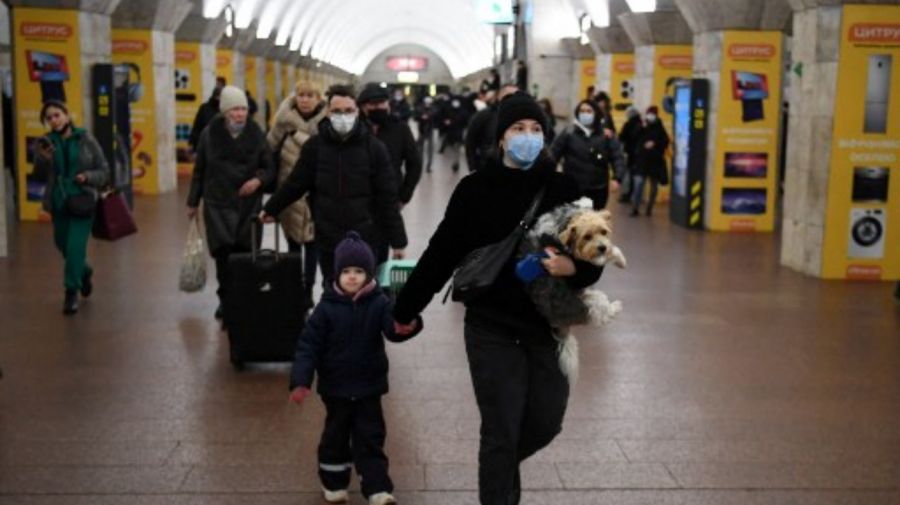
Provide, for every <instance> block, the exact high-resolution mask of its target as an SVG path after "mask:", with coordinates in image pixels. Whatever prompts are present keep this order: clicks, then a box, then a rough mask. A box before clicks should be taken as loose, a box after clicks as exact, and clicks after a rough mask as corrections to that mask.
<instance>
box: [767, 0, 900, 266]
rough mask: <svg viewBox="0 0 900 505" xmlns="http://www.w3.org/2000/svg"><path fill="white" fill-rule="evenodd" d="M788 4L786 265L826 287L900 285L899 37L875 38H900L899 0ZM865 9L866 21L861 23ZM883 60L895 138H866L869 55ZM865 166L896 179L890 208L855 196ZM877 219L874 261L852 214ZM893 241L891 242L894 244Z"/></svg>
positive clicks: (868, 135) (869, 133)
mask: <svg viewBox="0 0 900 505" xmlns="http://www.w3.org/2000/svg"><path fill="white" fill-rule="evenodd" d="M789 3H790V6H791V7H792V9H793V14H794V18H793V35H794V41H795V43H794V44H793V51H792V57H793V62H792V69H793V71H792V72H791V75H790V96H791V98H792V101H791V104H790V112H789V120H788V125H789V126H788V128H789V130H788V135H789V137H788V143H787V164H786V165H787V166H786V174H785V184H784V216H783V219H782V244H781V263H782V264H783V265H785V266H787V267H789V268H792V269H794V270H797V271H800V272H803V273H805V274H808V275H812V276H816V277H823V278H835V279H867V280H878V279H881V280H888V279H897V278H900V249H898V248H897V240H896V237H897V231H896V230H898V228H897V225H898V224H900V223H898V221H900V212H898V209H900V203H898V195H900V192H898V181H900V165H898V161H897V160H898V159H900V148H898V147H897V144H898V142H897V139H898V135H900V134H898V130H897V124H898V120H897V115H898V114H897V111H898V106H897V98H898V96H900V95H898V93H897V89H898V84H897V78H896V76H897V68H896V67H897V65H898V61H900V54H898V50H897V46H896V38H893V39H892V38H890V36H888V37H887V38H884V34H883V33H881V34H879V33H878V32H877V31H874V30H871V28H876V29H879V28H889V29H893V30H896V27H897V26H900V6H898V5H897V3H896V2H895V1H890V0H882V1H877V0H866V1H860V0H855V1H852V2H851V1H844V0H827V1H826V0H789ZM853 4H867V5H865V6H862V5H853ZM860 10H862V11H866V12H865V13H864V14H862V15H860V14H859V11H860ZM860 28H861V29H862V30H861V31H857V29H860ZM854 38H855V42H854ZM866 46H868V47H866ZM845 53H846V54H845ZM875 53H885V54H888V55H892V56H893V66H894V69H893V75H894V81H893V84H892V86H891V88H890V89H891V95H892V96H891V97H890V100H891V103H890V104H889V105H888V106H887V111H889V114H888V119H887V122H888V128H889V129H888V130H886V131H884V132H872V131H866V127H865V123H864V116H865V103H864V101H865V100H866V98H865V96H866V93H867V89H866V86H867V80H868V79H869V75H868V74H869V73H870V72H872V70H873V69H872V68H871V67H870V65H871V61H870V58H869V55H871V54H875ZM839 82H840V85H839ZM866 167H873V168H876V169H887V170H888V172H893V173H891V174H890V176H889V181H890V182H889V184H887V186H888V188H887V189H888V190H889V192H890V195H889V196H888V198H887V201H886V202H884V201H881V200H880V199H879V198H874V199H873V198H870V199H865V198H860V199H858V198H856V197H855V196H854V195H853V194H852V193H853V190H854V187H853V186H854V183H855V181H854V179H855V177H854V175H855V171H856V169H857V168H862V169H863V170H865V169H866ZM869 211H872V212H878V213H880V215H881V216H884V221H882V224H883V227H884V229H883V230H882V235H881V236H880V241H881V242H882V245H883V251H881V253H880V254H879V253H875V251H874V249H872V250H870V251H868V252H870V253H872V254H866V253H865V252H863V251H861V250H854V247H853V246H854V242H853V241H854V238H853V236H852V233H853V232H854V231H855V230H854V228H855V224H854V222H853V220H852V219H851V218H852V217H853V216H852V213H857V212H869ZM857 217H859V216H857ZM870 230H871V228H870ZM885 236H886V237H888V238H890V240H891V242H885V240H886V239H885Z"/></svg>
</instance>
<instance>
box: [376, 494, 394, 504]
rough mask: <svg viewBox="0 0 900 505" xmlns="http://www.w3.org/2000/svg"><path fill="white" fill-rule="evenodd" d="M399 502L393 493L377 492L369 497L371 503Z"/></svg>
mask: <svg viewBox="0 0 900 505" xmlns="http://www.w3.org/2000/svg"><path fill="white" fill-rule="evenodd" d="M392 503H397V500H396V499H394V495H392V494H391V493H375V494H373V495H372V496H370V497H369V505H390V504H392Z"/></svg>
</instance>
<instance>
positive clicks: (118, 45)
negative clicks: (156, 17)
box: [112, 30, 159, 194]
mask: <svg viewBox="0 0 900 505" xmlns="http://www.w3.org/2000/svg"><path fill="white" fill-rule="evenodd" d="M112 60H113V63H116V64H121V65H124V66H126V67H127V68H128V102H129V109H130V113H131V139H130V140H131V173H132V184H133V188H134V192H135V193H136V194H142V193H143V194H158V193H159V161H158V159H157V157H158V156H159V149H158V148H157V143H156V110H155V108H156V100H155V97H156V93H155V89H154V82H153V81H154V76H153V34H152V33H151V32H150V31H149V30H113V31H112Z"/></svg>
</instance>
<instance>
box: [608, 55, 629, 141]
mask: <svg viewBox="0 0 900 505" xmlns="http://www.w3.org/2000/svg"><path fill="white" fill-rule="evenodd" d="M610 59H611V63H610V77H609V95H610V98H611V99H612V116H613V122H614V123H615V124H616V127H617V128H622V125H624V124H625V122H626V121H628V116H627V114H626V113H625V111H627V110H628V107H631V106H632V105H633V104H634V53H614V54H611V55H610Z"/></svg>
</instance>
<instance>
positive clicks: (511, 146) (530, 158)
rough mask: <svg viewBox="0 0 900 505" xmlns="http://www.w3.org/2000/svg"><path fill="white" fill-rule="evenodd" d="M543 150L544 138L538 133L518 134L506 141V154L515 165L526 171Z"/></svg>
mask: <svg viewBox="0 0 900 505" xmlns="http://www.w3.org/2000/svg"><path fill="white" fill-rule="evenodd" d="M543 148H544V136H543V135H542V134H539V133H519V134H516V135H513V136H512V137H510V138H509V140H507V141H506V154H507V155H508V156H509V159H511V160H512V161H513V162H514V163H515V164H516V165H519V167H520V168H522V169H523V170H528V169H529V168H531V166H532V165H534V160H536V159H537V157H538V155H540V154H541V149H543Z"/></svg>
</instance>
